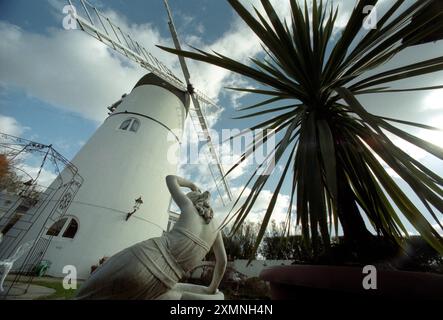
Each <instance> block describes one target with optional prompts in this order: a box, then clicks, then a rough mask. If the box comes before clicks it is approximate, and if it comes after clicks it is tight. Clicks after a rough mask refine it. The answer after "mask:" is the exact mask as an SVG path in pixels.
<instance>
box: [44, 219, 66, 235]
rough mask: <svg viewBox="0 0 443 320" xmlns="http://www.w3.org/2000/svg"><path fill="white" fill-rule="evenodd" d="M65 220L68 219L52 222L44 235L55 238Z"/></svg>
mask: <svg viewBox="0 0 443 320" xmlns="http://www.w3.org/2000/svg"><path fill="white" fill-rule="evenodd" d="M67 220H68V218H63V219H60V220H58V221H56V222H54V224H53V225H52V226H51V227H50V228H49V229H48V232H46V235H48V236H54V237H57V236H58V234H59V233H60V231H62V229H63V227H64V225H65V223H66V221H67Z"/></svg>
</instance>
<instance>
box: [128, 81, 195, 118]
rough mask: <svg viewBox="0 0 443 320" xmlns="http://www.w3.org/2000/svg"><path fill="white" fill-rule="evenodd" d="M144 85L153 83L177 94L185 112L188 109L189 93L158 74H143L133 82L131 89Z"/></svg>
mask: <svg viewBox="0 0 443 320" xmlns="http://www.w3.org/2000/svg"><path fill="white" fill-rule="evenodd" d="M144 85H154V86H158V87H162V88H165V89H166V90H168V91H170V92H171V93H173V94H175V95H176V96H177V98H179V99H180V101H181V102H182V103H183V105H184V106H185V109H186V112H187V111H188V109H189V103H190V99H189V95H188V94H187V92H186V91H182V90H179V89H177V88H176V87H174V86H173V85H171V84H170V83H168V82H167V81H165V80H163V79H162V78H160V77H159V76H157V75H156V74H154V73H148V74H146V75H144V76H143V77H142V78H141V79H140V80H138V82H137V83H136V84H135V86H134V88H133V89H132V90H134V89H135V88H137V87H140V86H144Z"/></svg>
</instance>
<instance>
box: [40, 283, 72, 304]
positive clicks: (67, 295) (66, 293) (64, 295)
mask: <svg viewBox="0 0 443 320" xmlns="http://www.w3.org/2000/svg"><path fill="white" fill-rule="evenodd" d="M32 284H36V285H39V286H43V287H47V288H51V289H54V290H55V292H54V293H53V294H51V295H50V296H47V297H42V298H39V299H37V300H68V299H72V298H73V297H74V296H75V292H76V291H77V290H74V289H70V290H66V289H64V288H63V284H62V281H42V280H37V281H33V282H32Z"/></svg>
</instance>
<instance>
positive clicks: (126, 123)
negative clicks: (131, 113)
mask: <svg viewBox="0 0 443 320" xmlns="http://www.w3.org/2000/svg"><path fill="white" fill-rule="evenodd" d="M131 122H132V121H131V119H128V120H125V121H123V122H122V124H121V125H120V128H119V129H120V130H128V128H129V125H130V124H131Z"/></svg>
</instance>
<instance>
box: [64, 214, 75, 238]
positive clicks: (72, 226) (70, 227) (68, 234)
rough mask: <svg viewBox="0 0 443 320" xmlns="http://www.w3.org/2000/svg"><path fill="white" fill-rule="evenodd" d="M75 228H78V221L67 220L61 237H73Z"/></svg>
mask: <svg viewBox="0 0 443 320" xmlns="http://www.w3.org/2000/svg"><path fill="white" fill-rule="evenodd" d="M77 230H78V222H77V221H75V219H72V220H71V222H69V225H68V227H67V228H66V230H65V232H63V238H70V239H74V237H75V234H76V233H77Z"/></svg>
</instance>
